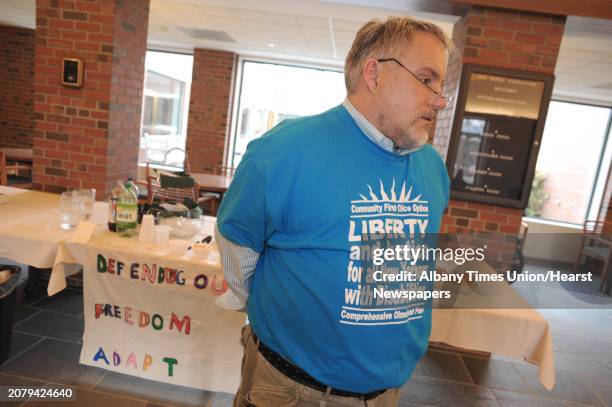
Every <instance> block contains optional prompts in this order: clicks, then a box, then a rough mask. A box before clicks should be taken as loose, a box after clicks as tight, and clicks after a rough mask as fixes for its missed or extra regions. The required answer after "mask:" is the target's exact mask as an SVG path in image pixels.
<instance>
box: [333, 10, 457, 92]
mask: <svg viewBox="0 0 612 407" xmlns="http://www.w3.org/2000/svg"><path fill="white" fill-rule="evenodd" d="M416 31H423V32H426V33H430V34H432V35H433V36H435V37H436V38H437V39H439V40H440V42H441V43H442V44H444V47H445V48H446V49H447V50H448V51H451V52H454V47H453V45H452V41H451V40H450V38H448V36H447V35H446V34H445V33H444V31H442V29H441V28H440V27H438V26H437V25H435V24H432V23H428V22H427V21H422V20H415V19H414V18H410V17H404V16H401V17H400V16H391V17H389V18H387V20H386V21H384V22H383V21H380V20H378V19H376V20H371V21H369V22H368V23H366V24H365V25H364V26H363V27H361V29H360V30H359V31H358V32H357V35H356V36H355V40H354V41H353V45H352V46H351V50H350V51H349V53H348V55H347V56H346V61H345V63H344V83H345V84H346V90H347V92H348V93H349V94H350V93H352V92H353V91H354V89H355V86H356V85H357V83H358V82H359V76H360V74H361V71H362V69H363V64H364V62H365V60H366V59H368V58H369V57H374V58H382V57H389V55H387V54H388V53H390V51H393V50H395V49H396V48H398V47H399V46H401V45H406V44H407V43H410V41H412V39H413V38H414V33H415V32H416Z"/></svg>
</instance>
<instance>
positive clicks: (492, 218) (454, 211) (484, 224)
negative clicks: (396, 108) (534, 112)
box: [433, 7, 566, 233]
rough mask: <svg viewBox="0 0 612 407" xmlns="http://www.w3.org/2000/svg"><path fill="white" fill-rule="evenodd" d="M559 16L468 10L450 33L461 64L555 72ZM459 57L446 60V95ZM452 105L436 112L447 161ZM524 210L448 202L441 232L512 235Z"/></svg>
mask: <svg viewBox="0 0 612 407" xmlns="http://www.w3.org/2000/svg"><path fill="white" fill-rule="evenodd" d="M565 20H566V18H565V17H564V16H555V15H544V14H535V13H524V12H518V11H511V10H502V9H493V8H484V7H472V8H470V10H469V11H468V13H467V15H465V16H464V17H463V18H462V19H460V20H459V21H458V22H457V23H456V25H455V28H454V31H453V41H454V42H455V45H456V46H457V51H458V54H459V55H460V56H461V62H462V63H470V64H481V65H487V66H496V67H502V68H511V69H520V70H526V71H534V72H545V73H554V70H555V65H556V62H557V56H558V54H559V45H560V44H561V38H562V37H563V30H564V27H565ZM459 67H460V63H459V60H458V59H451V60H449V65H448V75H449V80H448V82H447V84H446V85H445V92H451V93H456V92H457V91H458V83H459V80H460V76H461V72H460V69H459ZM454 115H455V111H454V106H450V107H449V108H447V109H446V110H445V111H443V112H441V113H440V115H439V117H438V121H437V123H436V132H435V137H434V142H433V144H434V147H435V148H436V149H437V150H438V151H439V152H440V154H441V155H442V156H443V157H446V155H447V152H448V146H449V143H450V134H451V130H452V129H451V126H452V120H453V117H454ZM522 215H523V211H522V210H521V209H515V208H506V207H500V206H495V205H484V204H477V203H473V202H464V201H457V200H451V202H450V203H449V208H448V209H447V212H446V215H445V216H444V219H443V221H442V228H441V232H442V233H446V232H447V233H463V232H474V231H492V232H502V233H517V232H518V231H519V228H520V224H521V219H522Z"/></svg>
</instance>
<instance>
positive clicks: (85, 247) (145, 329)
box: [0, 187, 554, 392]
mask: <svg viewBox="0 0 612 407" xmlns="http://www.w3.org/2000/svg"><path fill="white" fill-rule="evenodd" d="M0 193H10V195H8V197H7V199H8V202H7V203H5V204H0V224H2V225H3V227H2V228H0V256H2V257H7V258H10V259H12V260H15V261H18V262H21V263H25V264H34V265H36V266H37V267H51V266H53V265H54V267H53V272H52V277H51V278H52V281H51V282H50V284H49V288H48V290H49V293H50V294H53V293H54V292H57V291H58V290H60V289H61V283H62V280H63V282H64V284H65V276H66V275H69V274H70V273H72V272H74V271H75V270H70V269H66V265H67V264H81V265H83V269H84V273H83V278H84V281H83V286H84V295H83V299H84V307H85V308H84V309H85V332H84V337H83V349H82V352H81V359H80V362H81V363H83V364H87V365H91V366H97V367H102V368H105V369H109V370H113V371H118V372H121V373H125V374H131V375H136V376H139V377H143V378H148V379H154V380H159V381H163V382H168V383H173V384H179V385H183V386H190V387H196V388H202V389H207V390H212V391H227V392H233V391H235V389H236V388H237V387H236V386H237V384H238V380H239V377H240V374H239V369H240V357H241V354H242V350H241V348H240V345H239V344H238V338H239V337H240V336H239V330H240V327H241V326H242V325H243V323H244V314H242V313H239V312H233V311H226V310H221V309H219V308H218V307H216V306H215V305H214V304H213V301H214V299H215V298H216V296H218V295H221V294H222V293H223V292H224V290H225V289H226V287H225V286H224V284H223V283H222V281H223V280H222V275H221V268H220V266H219V260H218V254H217V253H214V252H211V254H210V255H209V258H208V259H207V260H202V261H199V260H195V259H193V258H192V257H191V255H189V254H188V255H184V256H176V255H172V254H170V253H168V252H167V249H166V250H165V249H163V248H159V247H156V246H155V245H151V244H145V243H140V242H138V241H137V240H135V239H131V240H128V239H126V238H121V237H119V236H117V235H116V234H113V233H110V232H108V231H107V230H106V210H105V204H104V203H102V202H97V203H96V207H95V213H94V217H93V219H94V221H95V222H96V223H98V226H95V224H94V225H93V229H92V231H93V235H92V236H91V238H90V239H83V236H79V233H78V232H77V233H75V232H66V231H63V230H61V229H60V228H59V227H58V226H57V225H58V217H59V209H58V203H57V202H58V196H57V195H52V194H46V193H41V192H33V191H22V190H15V188H6V187H2V188H0ZM213 225H214V218H207V221H206V225H205V226H206V230H205V232H204V233H209V231H210V230H212V227H213ZM86 237H88V236H86ZM127 242H129V244H126V243H127ZM119 263H121V264H122V266H121V267H119ZM135 263H137V264H138V266H136V267H135V268H133V266H132V265H133V264H135ZM145 265H146V267H145ZM160 267H161V268H163V269H164V270H168V273H174V274H173V275H171V274H167V275H164V278H163V279H162V282H159V274H160V273H159V268H160ZM119 269H121V271H120V272H118V270H119ZM102 270H104V271H102ZM132 270H135V271H132ZM154 270H155V271H154ZM171 270H174V272H172V271H171ZM178 271H182V273H180V274H178ZM133 273H134V274H133ZM179 275H180V277H178V276H179ZM200 275H204V276H205V278H204V277H198V276H200ZM155 276H157V278H155ZM166 276H168V277H167V278H166ZM134 277H136V278H134ZM177 281H185V284H183V285H180V284H177ZM58 284H59V285H58ZM504 290H505V291H504V292H503V293H502V297H503V298H506V299H509V300H511V301H514V302H513V303H514V304H516V303H517V302H516V301H521V299H520V297H518V295H517V294H516V293H515V292H514V291H513V290H512V288H511V287H507V288H504ZM485 297H490V296H487V295H485ZM517 297H518V298H517ZM481 308H482V309H475V308H474V309H436V310H434V311H433V322H432V331H431V337H430V340H431V341H435V342H443V343H447V344H449V345H453V346H457V347H461V348H466V349H474V350H479V351H485V352H493V353H498V354H502V355H507V356H511V357H516V358H520V359H522V360H526V361H527V362H530V363H533V364H536V365H538V366H539V367H540V376H539V377H540V381H541V382H542V383H543V384H544V386H546V387H547V388H549V389H550V388H552V386H553V385H554V360H553V353H552V339H551V335H550V331H549V328H548V323H547V322H546V320H544V318H543V317H541V316H540V315H539V314H538V313H537V312H536V311H535V310H533V309H531V308H530V307H528V305H525V308H524V309H495V308H494V307H491V308H489V309H487V308H484V307H481ZM141 312H142V314H141ZM173 315H174V317H173ZM185 316H188V317H189V322H190V323H189V325H187V323H186V322H187V320H186V319H185ZM141 318H142V319H141ZM130 322H131V324H130ZM140 325H143V326H142V327H140ZM170 326H172V328H170ZM187 326H189V328H190V329H189V333H188V334H187V333H186V329H187ZM157 328H159V329H157ZM164 359H166V361H164ZM174 361H176V362H177V363H175V362H174ZM171 366H172V367H171ZM170 373H172V375H170Z"/></svg>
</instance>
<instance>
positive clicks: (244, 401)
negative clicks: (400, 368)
mask: <svg viewBox="0 0 612 407" xmlns="http://www.w3.org/2000/svg"><path fill="white" fill-rule="evenodd" d="M240 342H241V343H242V346H243V348H244V355H243V357H242V382H241V384H240V388H239V389H238V393H237V394H236V397H235V398H234V407H252V406H255V407H336V406H338V407H341V406H342V407H345V406H355V407H356V406H359V407H396V406H397V403H398V400H399V389H389V390H387V391H386V392H384V393H383V394H381V395H380V396H378V397H376V398H374V399H372V400H367V401H366V400H360V399H358V398H353V397H341V396H336V395H331V394H326V393H323V392H320V391H317V390H315V389H311V388H310V387H307V386H304V385H303V384H300V383H298V382H295V381H293V380H291V379H290V378H288V377H287V376H285V375H284V374H283V373H281V372H279V371H278V370H277V369H276V368H275V367H274V366H272V365H271V364H270V362H268V361H267V360H266V358H264V357H263V356H262V354H261V353H259V351H258V350H257V345H256V344H255V341H254V340H253V335H252V333H251V326H250V325H246V326H245V327H244V328H242V338H241V340H240Z"/></svg>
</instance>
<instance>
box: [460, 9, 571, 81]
mask: <svg viewBox="0 0 612 407" xmlns="http://www.w3.org/2000/svg"><path fill="white" fill-rule="evenodd" d="M565 20H566V17H565V16H554V15H545V14H534V13H519V12H515V11H509V10H501V9H486V8H481V7H473V8H472V9H471V10H470V12H469V15H468V25H467V37H466V41H465V47H464V51H463V62H464V63H474V64H486V65H489V66H499V67H507V68H512V69H523V70H526V71H537V72H545V73H554V71H555V65H556V64H557V56H558V55H559V46H560V45H561V38H562V37H563V30H564V28H565Z"/></svg>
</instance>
